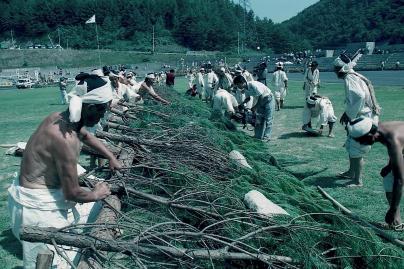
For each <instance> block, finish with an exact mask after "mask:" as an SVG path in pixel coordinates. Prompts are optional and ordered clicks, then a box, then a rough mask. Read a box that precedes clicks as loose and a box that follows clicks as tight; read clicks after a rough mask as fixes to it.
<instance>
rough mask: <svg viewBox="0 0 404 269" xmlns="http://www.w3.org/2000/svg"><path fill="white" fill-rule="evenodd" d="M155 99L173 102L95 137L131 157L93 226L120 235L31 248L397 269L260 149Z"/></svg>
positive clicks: (174, 262)
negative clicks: (263, 204) (113, 205)
mask: <svg viewBox="0 0 404 269" xmlns="http://www.w3.org/2000/svg"><path fill="white" fill-rule="evenodd" d="M160 91H161V92H162V94H163V95H165V97H166V98H167V99H170V100H173V101H174V100H175V101H174V102H173V104H172V105H171V106H161V105H154V104H149V105H148V106H147V107H140V106H133V105H129V104H124V106H126V107H127V108H128V110H126V111H125V112H122V111H123V110H122V109H121V110H114V111H113V113H114V114H115V120H114V121H115V123H110V124H109V127H110V129H109V131H108V132H97V135H98V136H99V137H102V138H104V139H107V140H111V141H113V142H115V143H116V142H120V143H122V144H121V147H123V148H129V149H130V150H131V152H132V153H133V157H134V159H133V160H134V161H133V163H131V164H129V165H128V166H127V167H126V169H124V170H123V171H122V175H117V176H114V177H112V178H111V179H110V180H109V182H110V183H111V185H112V188H113V191H114V192H116V193H119V194H121V195H122V196H121V201H122V206H123V207H122V212H119V214H118V219H117V220H116V222H114V223H104V224H100V223H98V224H96V225H98V226H99V225H103V226H104V228H108V229H111V228H113V229H115V230H117V231H120V233H119V236H118V237H117V238H116V239H114V240H112V239H101V238H94V236H93V235H90V234H89V232H86V229H84V230H83V229H81V230H80V231H81V232H80V233H78V232H77V229H73V228H77V227H67V228H65V229H62V230H59V231H56V232H55V231H52V232H51V233H50V236H49V237H46V236H44V233H46V232H47V231H44V230H41V229H32V228H31V230H30V234H31V235H38V236H37V238H36V239H31V240H42V241H44V240H45V239H44V238H48V240H50V239H49V238H51V239H53V240H54V242H56V243H61V244H65V245H72V246H76V247H80V248H90V249H92V250H94V251H95V255H96V256H98V257H99V258H103V259H104V260H105V261H104V263H103V264H104V265H105V266H107V265H108V264H109V265H110V266H111V267H116V266H119V267H121V268H125V267H127V268H133V267H136V268H223V267H225V268H248V267H251V268H301V267H304V268H328V267H332V268H333V267H335V268H344V267H347V266H351V267H353V268H369V267H371V268H387V267H389V266H391V267H397V266H398V267H400V266H401V265H402V261H403V253H402V251H401V250H400V249H397V248H395V247H394V246H392V245H387V244H385V243H384V242H382V241H381V239H379V238H378V237H377V236H376V235H375V234H374V233H373V232H372V231H370V230H369V229H368V228H364V227H362V226H361V225H359V224H358V223H357V222H356V221H353V220H351V219H349V218H347V217H344V216H343V215H341V214H339V213H338V212H336V211H334V210H333V208H332V207H331V205H330V204H329V203H327V202H325V201H324V200H323V199H322V198H321V196H320V195H318V194H317V193H316V192H315V191H314V190H312V189H310V188H308V187H306V186H304V185H303V183H301V182H300V181H299V180H298V179H297V178H295V177H293V176H292V175H290V174H288V173H286V172H284V171H282V170H280V169H279V168H278V167H276V166H274V165H271V164H274V162H275V161H274V160H273V158H271V156H269V154H267V152H268V149H267V148H266V146H265V145H264V144H263V143H261V142H260V141H257V140H253V139H251V138H249V137H247V136H246V135H244V134H243V133H241V132H228V131H227V130H226V128H225V126H224V125H222V124H221V123H217V122H216V123H214V122H210V121H208V120H206V119H207V118H208V116H209V109H207V108H206V105H204V104H202V103H199V102H198V103H197V102H193V101H192V100H189V99H187V98H186V97H183V96H181V95H180V94H178V93H175V92H173V91H172V90H171V89H165V88H161V89H160ZM116 122H118V123H116ZM233 149H236V150H240V151H242V152H243V153H244V154H245V155H246V157H247V159H248V161H249V163H250V165H251V166H253V169H252V170H249V169H241V168H238V167H237V166H236V165H235V164H234V163H232V162H231V161H230V160H229V159H228V157H227V155H228V152H230V151H231V150H233ZM97 176H99V177H105V174H103V172H97ZM90 185H91V183H90ZM252 189H256V190H259V191H261V192H262V193H263V194H265V195H266V196H267V197H268V198H270V199H271V200H272V201H274V202H275V203H278V204H279V205H281V206H282V207H283V208H284V209H286V210H287V211H288V212H289V214H290V216H278V217H271V218H269V217H267V216H262V215H259V214H257V213H254V212H251V211H249V210H248V209H247V208H246V207H245V205H244V204H243V202H242V200H243V196H244V194H246V193H247V192H248V191H250V190H252ZM87 226H89V225H87ZM48 232H49V231H48ZM38 238H40V239H38ZM49 242H52V241H51V240H50V241H49ZM100 251H108V254H107V255H105V254H103V253H100ZM97 253H98V255H97ZM117 253H121V254H125V255H121V254H119V255H117Z"/></svg>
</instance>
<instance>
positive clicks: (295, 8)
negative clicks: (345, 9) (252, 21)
mask: <svg viewBox="0 0 404 269" xmlns="http://www.w3.org/2000/svg"><path fill="white" fill-rule="evenodd" d="M318 1H319V0H249V2H250V7H251V9H252V10H253V11H254V14H255V15H256V16H258V17H260V18H264V17H267V18H269V19H271V20H272V21H273V22H275V23H280V22H283V21H285V20H287V19H290V18H292V17H293V16H295V15H297V13H299V12H300V11H302V10H303V9H305V8H306V7H309V6H311V5H312V4H314V3H316V2H318ZM235 2H238V1H237V0H236V1H235ZM241 2H243V1H242V0H241Z"/></svg>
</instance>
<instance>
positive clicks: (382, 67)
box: [380, 61, 384, 70]
mask: <svg viewBox="0 0 404 269" xmlns="http://www.w3.org/2000/svg"><path fill="white" fill-rule="evenodd" d="M380 69H381V70H384V61H381V62H380Z"/></svg>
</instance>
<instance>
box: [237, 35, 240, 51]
mask: <svg viewBox="0 0 404 269" xmlns="http://www.w3.org/2000/svg"><path fill="white" fill-rule="evenodd" d="M237 54H238V55H240V32H237Z"/></svg>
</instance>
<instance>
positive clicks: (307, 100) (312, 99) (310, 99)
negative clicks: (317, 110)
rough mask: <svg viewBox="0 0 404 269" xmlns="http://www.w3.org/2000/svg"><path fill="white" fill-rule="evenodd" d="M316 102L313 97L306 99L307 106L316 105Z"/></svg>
mask: <svg viewBox="0 0 404 269" xmlns="http://www.w3.org/2000/svg"><path fill="white" fill-rule="evenodd" d="M316 101H317V98H316V97H314V96H309V97H307V98H306V102H307V103H308V104H309V105H315V104H316Z"/></svg>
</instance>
